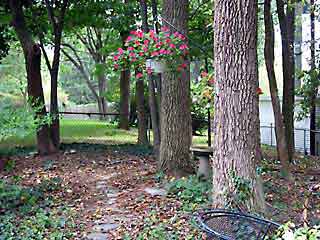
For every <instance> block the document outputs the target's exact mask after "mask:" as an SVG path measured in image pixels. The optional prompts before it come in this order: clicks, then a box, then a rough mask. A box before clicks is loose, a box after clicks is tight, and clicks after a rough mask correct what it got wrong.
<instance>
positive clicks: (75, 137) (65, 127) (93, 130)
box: [0, 119, 207, 149]
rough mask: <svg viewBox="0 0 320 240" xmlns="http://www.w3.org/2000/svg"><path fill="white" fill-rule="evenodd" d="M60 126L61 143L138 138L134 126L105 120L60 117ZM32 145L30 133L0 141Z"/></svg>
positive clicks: (200, 140) (202, 139)
mask: <svg viewBox="0 0 320 240" xmlns="http://www.w3.org/2000/svg"><path fill="white" fill-rule="evenodd" d="M60 126H61V128H60V134H61V140H62V142H63V143H74V142H77V143H99V144H135V143H136V142H137V139H138V131H137V129H136V128H131V129H130V130H129V131H125V130H122V129H118V128H117V126H116V125H115V124H111V123H107V122H105V121H99V120H78V119H77V120H74V119H61V121H60ZM151 138H152V134H151ZM206 144H207V136H194V137H193V145H197V146H199V145H202V146H203V145H206ZM34 145H35V135H34V134H30V135H28V136H26V137H23V138H19V137H11V138H9V139H7V140H6V141H5V142H2V143H0V148H2V149H3V148H13V147H32V146H34Z"/></svg>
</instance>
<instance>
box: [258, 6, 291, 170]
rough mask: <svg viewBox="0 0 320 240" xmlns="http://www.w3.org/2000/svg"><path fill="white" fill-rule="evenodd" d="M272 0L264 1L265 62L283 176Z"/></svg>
mask: <svg viewBox="0 0 320 240" xmlns="http://www.w3.org/2000/svg"><path fill="white" fill-rule="evenodd" d="M271 2H272V0H265V1H264V23H265V48H264V56H265V64H266V68H267V72H268V79H269V88H270V94H271V102H272V107H273V114H274V119H275V129H276V139H277V153H278V159H279V160H280V162H281V164H282V172H283V174H284V175H285V176H288V173H289V153H288V148H287V140H286V134H285V127H284V122H283V115H282V111H281V104H280V99H279V95H278V87H277V80H276V75H275V71H274V42H275V40H274V27H273V19H272V13H271Z"/></svg>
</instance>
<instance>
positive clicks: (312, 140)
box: [310, 0, 318, 155]
mask: <svg viewBox="0 0 320 240" xmlns="http://www.w3.org/2000/svg"><path fill="white" fill-rule="evenodd" d="M314 11H315V4H314V0H311V1H310V21H311V25H310V34H311V42H310V50H311V71H314V70H315V69H316V52H315V13H314ZM317 94H318V88H315V89H313V93H312V96H311V106H310V154H311V155H316V133H315V130H316V98H317Z"/></svg>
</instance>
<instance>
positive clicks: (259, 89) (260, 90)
mask: <svg viewBox="0 0 320 240" xmlns="http://www.w3.org/2000/svg"><path fill="white" fill-rule="evenodd" d="M257 94H258V95H261V94H263V91H262V89H261V88H259V87H258V89H257Z"/></svg>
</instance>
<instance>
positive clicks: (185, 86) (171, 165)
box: [160, 0, 193, 177]
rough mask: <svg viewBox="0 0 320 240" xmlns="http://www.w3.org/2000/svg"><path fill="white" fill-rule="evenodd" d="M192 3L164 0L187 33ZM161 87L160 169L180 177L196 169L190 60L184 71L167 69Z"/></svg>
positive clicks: (165, 7) (165, 11)
mask: <svg viewBox="0 0 320 240" xmlns="http://www.w3.org/2000/svg"><path fill="white" fill-rule="evenodd" d="M188 3H189V2H188V0H165V1H163V17H164V18H165V19H166V21H168V22H170V23H171V24H172V25H174V26H175V27H176V28H177V29H179V30H180V31H182V33H183V34H187V32H188V26H187V25H188ZM169 27H170V26H169ZM172 31H175V30H174V29H172ZM161 88H162V90H161V91H162V93H161V94H162V95H161V106H160V109H161V112H160V119H161V124H160V126H161V144H160V170H161V171H163V172H166V173H167V174H172V175H174V176H177V177H180V176H184V175H186V174H190V173H191V172H192V171H193V169H192V162H191V159H190V152H189V151H190V145H191V138H192V133H191V132H192V131H191V113H190V74H189V63H188V68H187V70H184V71H183V72H181V73H176V72H165V73H164V74H163V81H162V86H161Z"/></svg>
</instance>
